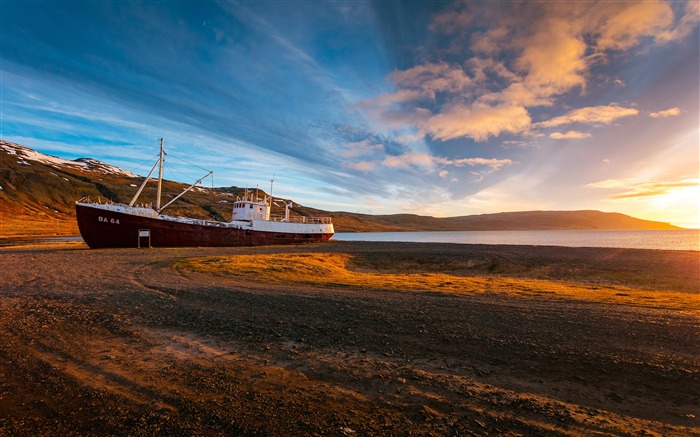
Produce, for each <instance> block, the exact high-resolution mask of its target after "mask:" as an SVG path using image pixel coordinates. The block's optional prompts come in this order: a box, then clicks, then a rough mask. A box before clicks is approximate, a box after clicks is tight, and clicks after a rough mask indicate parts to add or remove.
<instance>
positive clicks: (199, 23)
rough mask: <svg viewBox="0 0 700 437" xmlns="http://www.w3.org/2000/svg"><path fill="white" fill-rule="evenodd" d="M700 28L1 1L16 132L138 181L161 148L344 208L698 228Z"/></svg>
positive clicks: (1, 62) (286, 4)
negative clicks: (537, 213)
mask: <svg viewBox="0 0 700 437" xmlns="http://www.w3.org/2000/svg"><path fill="white" fill-rule="evenodd" d="M699 20H700V2H698V1H690V2H686V1H671V2H666V1H653V0H652V1H645V0H640V1H610V0H606V1H568V2H567V1H464V2H463V1H456V2H449V1H444V2H442V1H435V2H416V1H411V2H398V1H376V2H363V1H352V2H344V1H332V2H324V1H312V2H307V1H293V0H288V1H246V2H243V1H241V2H226V1H220V2H214V1H163V2H159V1H148V2H122V1H114V2H108V1H76V2H73V1H50V2H46V1H31V0H29V1H24V0H23V1H11V0H10V1H8V0H1V1H0V23H1V25H2V26H1V27H2V29H1V30H0V38H1V40H0V51H1V53H0V74H1V80H0V82H1V85H0V93H1V94H0V112H1V116H2V118H1V125H0V136H1V137H2V139H4V140H6V141H11V142H15V143H19V144H22V145H24V146H27V147H31V148H33V149H35V150H38V151H40V152H42V153H46V154H50V155H54V156H59V157H62V158H67V159H75V158H79V157H90V158H95V159H99V160H102V161H105V162H107V163H109V164H112V165H117V166H120V167H122V168H124V169H126V170H129V171H132V172H135V173H138V174H142V175H146V174H147V173H148V171H149V170H150V168H151V166H152V165H153V162H154V161H153V159H154V157H155V155H156V154H157V151H158V144H159V143H158V139H159V138H161V137H162V138H164V139H165V148H166V151H167V152H168V156H167V157H166V166H172V169H173V170H172V171H170V173H168V172H167V171H166V173H165V176H166V177H167V178H169V179H175V180H178V181H181V182H186V183H192V182H194V181H195V180H197V179H199V178H200V177H201V176H203V175H204V174H205V173H206V171H203V170H202V169H206V170H214V175H215V179H214V185H215V186H232V185H235V186H239V187H245V186H248V187H251V188H252V187H256V186H259V187H260V188H263V189H266V190H267V189H269V186H270V180H272V179H273V178H274V181H275V182H274V188H273V189H274V194H275V195H276V196H280V197H285V198H290V199H293V200H294V201H296V202H298V203H301V204H303V205H305V206H311V207H316V208H320V209H324V210H330V211H350V212H360V213H369V214H394V213H413V214H421V215H431V216H436V217H448V216H461V215H472V214H485V213H495V212H505V211H528V210H581V209H594V210H601V211H608V212H621V213H624V214H629V215H632V216H634V217H638V218H643V219H648V220H658V221H663V222H670V223H673V224H676V225H679V226H684V227H700V129H699V126H700V121H699V120H700V109H699V106H700V103H699V102H700V35H699V31H698V21H699ZM189 164H191V165H189ZM168 168H170V167H168ZM205 183H206V184H210V182H205Z"/></svg>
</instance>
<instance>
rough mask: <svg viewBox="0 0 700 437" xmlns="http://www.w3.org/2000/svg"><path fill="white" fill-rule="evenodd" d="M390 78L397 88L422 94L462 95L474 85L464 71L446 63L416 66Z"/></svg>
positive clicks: (398, 72) (472, 80)
mask: <svg viewBox="0 0 700 437" xmlns="http://www.w3.org/2000/svg"><path fill="white" fill-rule="evenodd" d="M391 76H392V79H393V81H394V82H395V83H396V84H397V85H398V86H399V87H403V88H409V89H412V90H421V91H423V92H425V91H431V92H440V91H444V92H450V93H462V92H464V91H466V90H468V89H469V88H470V87H471V86H472V85H474V79H473V78H471V77H469V76H467V74H466V73H465V72H464V69H462V68H461V67H460V66H457V65H448V64H446V63H438V64H425V65H417V66H415V67H413V68H409V69H407V70H403V71H396V72H394V73H393V74H392V75H391ZM397 94H400V92H399V93H397Z"/></svg>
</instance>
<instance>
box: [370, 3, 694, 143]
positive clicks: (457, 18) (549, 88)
mask: <svg viewBox="0 0 700 437" xmlns="http://www.w3.org/2000/svg"><path fill="white" fill-rule="evenodd" d="M698 4H699V3H698V2H697V1H690V2H688V3H687V6H686V8H685V11H684V12H681V13H679V17H678V18H676V17H674V13H673V9H672V8H671V7H670V6H669V4H668V3H667V2H663V1H657V0H645V1H643V2H607V1H593V2H549V1H528V2H513V3H510V2H509V3H508V4H507V6H505V5H504V4H493V3H488V2H487V3H479V2H477V3H466V2H465V3H463V2H456V3H455V4H453V5H452V6H450V7H448V8H447V10H446V11H444V12H441V13H439V14H437V15H435V16H434V17H433V21H432V23H431V24H430V26H429V28H430V30H431V31H433V32H435V33H439V34H442V35H448V36H449V37H450V38H451V39H449V42H448V46H447V47H446V48H445V53H446V54H449V55H450V58H451V59H459V56H460V55H461V56H463V57H464V58H463V60H462V61H461V62H459V61H455V62H454V63H452V64H448V63H445V62H438V63H435V62H432V63H425V64H422V65H417V66H414V67H412V68H408V69H406V70H402V71H396V72H394V73H393V74H392V76H391V78H392V80H393V82H394V84H395V85H396V88H397V90H396V91H395V92H394V93H387V94H382V95H381V96H378V97H377V98H375V99H373V100H370V101H365V102H361V103H360V104H359V105H358V106H359V107H361V108H363V109H366V110H367V111H368V112H370V113H371V114H372V115H375V116H377V117H378V118H379V119H380V121H382V122H383V123H385V124H386V125H388V126H389V127H391V128H395V127H403V126H407V125H412V127H414V128H417V130H419V131H420V132H421V133H422V134H424V135H429V136H431V137H432V139H434V140H442V141H446V140H450V139H455V138H471V139H473V140H475V141H485V140H487V139H488V138H490V137H496V136H499V135H501V134H503V133H508V134H531V131H530V128H531V127H533V125H532V124H531V119H530V114H529V108H532V107H536V106H551V105H554V104H555V103H556V101H557V99H558V98H559V97H560V96H562V95H564V94H566V93H568V92H571V91H572V90H574V89H576V88H580V89H581V90H582V91H585V88H586V83H587V79H588V75H589V71H590V68H591V66H592V65H595V64H596V63H600V62H604V61H605V58H606V56H607V54H608V52H609V51H613V50H625V49H629V48H632V47H634V46H635V45H638V44H639V43H640V42H641V41H642V40H643V39H653V40H655V41H657V42H660V43H664V42H667V41H672V40H677V39H680V38H683V37H685V36H687V35H689V34H690V32H691V31H692V30H693V29H694V28H695V26H697V17H698V15H700V6H698ZM468 23H480V24H481V25H483V26H484V27H485V28H486V29H487V30H484V31H474V27H473V26H470V25H468ZM466 48H468V50H467V49H466ZM611 79H612V78H611ZM438 96H439V98H438ZM638 113H639V111H638V110H637V109H635V108H625V107H620V106H616V105H608V106H596V107H590V108H580V109H576V110H573V111H571V112H569V113H568V114H566V115H563V116H560V117H555V118H553V119H552V120H548V121H544V122H541V123H537V124H535V125H534V127H544V128H546V127H555V126H561V125H565V124H570V123H601V124H610V123H612V122H613V121H615V120H617V119H619V118H622V117H628V116H633V115H637V114H638ZM668 115H673V114H670V113H669V114H668ZM659 116H664V115H661V114H659ZM571 132H576V131H570V132H569V133H558V134H556V135H555V136H557V135H561V138H563V137H565V136H566V135H569V134H570V135H575V134H573V133H571ZM579 137H580V136H579Z"/></svg>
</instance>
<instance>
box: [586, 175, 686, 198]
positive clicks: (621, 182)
mask: <svg viewBox="0 0 700 437" xmlns="http://www.w3.org/2000/svg"><path fill="white" fill-rule="evenodd" d="M698 186H700V179H683V180H679V181H661V182H658V181H639V180H637V179H632V178H625V179H607V180H603V181H600V182H593V183H590V184H588V185H586V187H589V188H604V189H611V190H622V192H620V193H616V194H613V195H611V196H608V198H607V199H608V200H625V199H634V198H646V197H654V196H663V195H666V194H669V193H671V192H673V191H676V190H679V189H683V188H697V187H698Z"/></svg>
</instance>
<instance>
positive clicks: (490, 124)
mask: <svg viewBox="0 0 700 437" xmlns="http://www.w3.org/2000/svg"><path fill="white" fill-rule="evenodd" d="M530 123H531V120H530V115H529V114H528V112H527V110H526V109H525V108H524V107H522V106H514V105H501V106H488V105H484V104H476V105H473V106H470V107H467V106H460V105H457V106H453V107H451V108H449V109H447V110H445V111H443V112H442V113H440V114H438V115H435V116H433V117H431V118H430V119H428V121H427V122H426V123H425V124H424V125H423V127H422V128H423V132H425V133H426V134H429V135H430V136H432V137H433V138H435V139H439V140H443V141H445V140H449V139H453V138H459V137H468V138H472V139H474V140H475V141H484V140H486V139H488V138H489V137H490V136H498V135H500V134H501V133H504V132H507V133H521V132H524V131H527V130H528V129H529V128H530Z"/></svg>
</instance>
